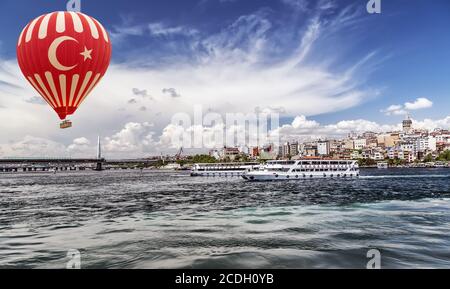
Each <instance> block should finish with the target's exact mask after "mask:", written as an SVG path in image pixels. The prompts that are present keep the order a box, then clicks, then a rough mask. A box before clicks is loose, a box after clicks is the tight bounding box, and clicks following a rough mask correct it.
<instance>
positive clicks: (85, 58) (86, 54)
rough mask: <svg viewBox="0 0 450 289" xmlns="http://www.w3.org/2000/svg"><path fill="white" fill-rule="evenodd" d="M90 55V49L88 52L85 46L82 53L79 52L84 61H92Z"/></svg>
mask: <svg viewBox="0 0 450 289" xmlns="http://www.w3.org/2000/svg"><path fill="white" fill-rule="evenodd" d="M91 53H92V49H90V50H88V49H87V47H86V46H85V47H84V51H83V52H81V53H80V54H81V55H83V57H84V61H86V60H87V59H88V58H89V59H92V56H91Z"/></svg>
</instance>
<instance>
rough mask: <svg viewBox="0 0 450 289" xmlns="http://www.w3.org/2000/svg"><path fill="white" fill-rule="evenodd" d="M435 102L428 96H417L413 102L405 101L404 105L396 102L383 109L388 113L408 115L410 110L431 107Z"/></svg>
mask: <svg viewBox="0 0 450 289" xmlns="http://www.w3.org/2000/svg"><path fill="white" fill-rule="evenodd" d="M432 106H433V102H432V101H431V100H429V99H427V98H424V97H421V98H417V99H416V100H415V101H413V102H405V104H404V105H398V104H394V105H391V106H389V107H388V108H386V109H383V110H381V112H383V113H384V114H386V115H406V114H407V113H408V111H411V110H419V109H425V108H430V107H432Z"/></svg>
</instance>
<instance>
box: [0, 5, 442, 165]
mask: <svg viewBox="0 0 450 289" xmlns="http://www.w3.org/2000/svg"><path fill="white" fill-rule="evenodd" d="M131 2H132V3H133V5H129V3H127V5H125V4H124V3H120V2H119V1H109V2H108V4H105V6H103V5H94V4H92V3H90V1H82V11H83V12H85V13H87V14H90V15H92V16H94V17H96V18H97V19H99V20H100V21H101V22H102V23H104V25H105V27H106V29H107V30H108V32H109V34H110V36H111V39H112V43H113V60H112V66H111V69H110V71H109V72H108V73H107V74H106V76H105V78H104V80H103V83H101V84H100V86H99V87H98V91H95V92H94V93H93V95H92V97H90V98H89V99H88V100H87V102H86V104H85V106H84V107H82V108H80V111H79V115H77V116H76V117H74V118H73V120H74V122H75V124H76V125H75V126H74V128H72V129H71V130H68V131H64V132H61V131H60V130H59V129H58V126H57V118H56V117H55V115H54V114H53V112H52V111H50V109H49V108H48V107H46V106H44V105H42V100H41V99H40V98H39V97H38V96H37V94H36V93H35V92H34V91H33V90H32V89H31V88H29V87H28V84H27V83H25V80H24V79H23V77H22V76H21V75H20V73H19V70H18V67H17V63H16V60H15V46H16V42H17V38H18V35H19V34H20V31H21V29H22V28H23V27H24V26H25V25H26V23H28V21H30V20H31V19H32V18H34V17H36V16H38V15H40V14H43V13H46V12H49V11H55V10H64V9H65V3H61V2H60V1H45V2H43V3H36V1H25V0H23V1H9V0H7V1H2V3H1V4H0V8H1V9H4V10H5V11H6V10H8V11H19V10H20V11H21V13H19V14H20V15H17V16H12V15H15V14H17V13H11V14H10V15H11V16H7V17H4V18H3V19H2V20H0V24H1V25H0V27H1V28H0V33H1V35H2V38H1V40H0V123H1V124H0V129H1V131H2V132H3V134H2V136H0V157H16V156H32V155H35V154H42V155H48V156H52V155H54V156H65V155H72V156H77V155H80V156H81V155H90V154H95V151H96V139H97V136H98V135H99V134H100V135H102V143H103V144H104V147H103V149H104V154H105V155H107V156H110V157H128V156H130V157H140V156H147V155H157V154H159V153H161V152H163V153H172V152H176V151H178V150H179V147H178V146H176V145H174V144H172V143H171V142H170V139H171V133H172V132H173V131H175V130H176V129H174V126H173V125H171V124H170V119H171V117H172V116H173V115H174V114H175V113H179V112H186V113H188V114H192V111H193V105H197V104H198V105H202V106H203V107H204V109H205V110H207V111H213V112H217V113H219V114H225V113H228V112H242V113H249V112H253V111H255V109H256V108H259V109H262V110H265V111H268V112H276V113H279V114H280V117H281V127H280V128H279V129H278V131H279V133H280V136H281V137H291V138H298V137H310V138H312V139H314V138H318V137H330V138H331V137H337V136H340V135H342V136H345V135H346V134H348V133H349V132H352V131H354V132H359V133H362V132H364V131H375V132H381V131H389V130H396V129H398V128H399V125H400V122H401V120H402V119H403V118H404V116H405V115H406V114H407V113H411V116H412V118H413V120H414V124H415V126H416V127H417V128H423V129H428V130H432V129H434V128H442V129H449V128H450V116H449V113H448V107H449V105H450V98H449V97H448V93H449V91H450V81H448V79H446V78H448V75H450V65H449V64H450V63H449V61H450V60H449V59H448V57H446V51H449V49H450V37H449V36H448V34H446V33H444V32H443V31H445V27H448V25H449V24H450V20H449V19H448V17H445V11H448V9H450V5H449V4H448V3H447V1H436V2H435V3H433V6H434V8H436V5H438V6H440V7H441V9H431V7H429V6H430V5H429V4H426V3H420V2H414V3H409V2H408V3H409V4H408V5H406V4H405V3H406V1H401V0H397V1H385V2H383V10H382V13H381V14H380V15H371V14H368V13H367V12H366V11H365V6H366V1H301V0H279V1H278V0H277V1H251V2H249V1H213V0H210V1H205V0H201V1H172V3H170V4H163V3H160V2H158V1H146V2H145V3H144V2H142V1H131ZM22 7H24V8H22ZM172 7H177V8H179V9H175V10H176V11H174V9H171V8H172ZM183 11H184V12H183ZM418 15H420V17H419V16H418ZM7 23H8V24H7ZM356 24H357V25H356ZM410 27H415V31H416V33H414V35H413V34H412V33H410V32H408V33H406V31H410ZM99 107H101V108H102V109H101V110H99V109H98V108H99ZM180 129H182V130H186V131H188V130H190V129H191V130H192V128H189V127H188V128H180ZM201 129H202V130H203V131H207V130H208V129H209V128H208V127H203V128H201Z"/></svg>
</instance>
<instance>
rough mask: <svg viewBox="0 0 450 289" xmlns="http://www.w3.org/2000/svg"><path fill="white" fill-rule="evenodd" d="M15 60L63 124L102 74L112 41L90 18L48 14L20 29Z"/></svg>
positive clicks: (79, 14) (74, 13)
mask: <svg viewBox="0 0 450 289" xmlns="http://www.w3.org/2000/svg"><path fill="white" fill-rule="evenodd" d="M17 59H18V62H19V66H20V69H21V70H22V72H23V74H24V75H25V77H26V79H27V80H28V81H29V82H30V84H31V85H32V86H33V87H34V88H35V89H36V90H37V91H38V92H39V94H40V95H41V96H42V97H43V98H44V99H45V101H46V102H47V103H48V104H49V105H50V106H51V107H52V108H53V109H54V110H55V111H56V113H57V114H58V116H59V117H60V118H61V119H62V120H64V119H66V117H67V116H68V115H71V114H73V113H74V112H75V111H76V110H77V108H78V107H79V106H80V104H81V103H82V102H83V101H84V100H85V98H86V97H87V96H88V95H89V94H90V92H91V91H92V90H93V89H94V87H95V86H96V85H97V84H98V83H99V81H100V80H101V79H102V77H103V76H104V75H105V73H106V70H107V69H108V66H109V62H110V59H111V42H110V39H109V37H108V33H107V32H106V30H105V28H103V26H102V25H101V24H100V23H99V22H98V21H97V20H95V19H94V18H92V17H89V16H87V15H85V14H82V13H79V12H53V13H49V14H45V15H42V16H39V17H38V18H36V19H34V20H33V21H31V22H30V23H29V24H28V25H27V26H26V27H25V28H24V29H23V31H22V33H21V34H20V37H19V41H18V43H17Z"/></svg>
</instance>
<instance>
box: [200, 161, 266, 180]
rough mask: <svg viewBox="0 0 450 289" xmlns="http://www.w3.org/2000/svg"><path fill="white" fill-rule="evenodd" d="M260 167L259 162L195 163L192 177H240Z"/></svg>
mask: <svg viewBox="0 0 450 289" xmlns="http://www.w3.org/2000/svg"><path fill="white" fill-rule="evenodd" d="M259 167H260V164H259V163H254V162H251V163H217V164H216V163H211V164H195V165H194V166H193V167H192V169H191V176H192V177H240V176H242V175H244V174H245V173H246V172H249V171H251V170H254V169H258V168H259Z"/></svg>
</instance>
